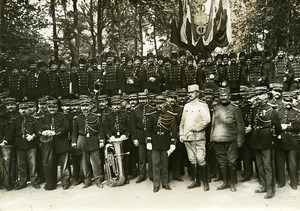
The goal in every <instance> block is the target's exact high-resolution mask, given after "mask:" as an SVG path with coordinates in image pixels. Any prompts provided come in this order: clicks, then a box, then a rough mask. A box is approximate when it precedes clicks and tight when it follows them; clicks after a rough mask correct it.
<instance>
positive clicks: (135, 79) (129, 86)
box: [122, 60, 142, 94]
mask: <svg viewBox="0 0 300 211" xmlns="http://www.w3.org/2000/svg"><path fill="white" fill-rule="evenodd" d="M128 62H130V63H132V60H129V61H128ZM122 74H123V78H124V79H125V90H124V92H125V93H126V94H133V93H138V92H140V91H142V77H141V75H142V72H141V69H140V68H137V67H133V66H132V65H128V64H127V65H125V66H124V67H123V69H122Z"/></svg>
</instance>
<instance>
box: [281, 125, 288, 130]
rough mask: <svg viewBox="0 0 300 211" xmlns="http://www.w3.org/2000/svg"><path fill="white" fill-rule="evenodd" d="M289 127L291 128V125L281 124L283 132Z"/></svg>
mask: <svg viewBox="0 0 300 211" xmlns="http://www.w3.org/2000/svg"><path fill="white" fill-rule="evenodd" d="M288 126H290V124H281V128H282V130H286V129H287V127H288Z"/></svg>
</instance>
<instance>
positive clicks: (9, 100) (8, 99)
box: [4, 97, 17, 104]
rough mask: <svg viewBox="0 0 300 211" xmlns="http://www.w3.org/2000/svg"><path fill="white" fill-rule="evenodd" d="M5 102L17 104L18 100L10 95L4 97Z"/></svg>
mask: <svg viewBox="0 0 300 211" xmlns="http://www.w3.org/2000/svg"><path fill="white" fill-rule="evenodd" d="M4 103H5V104H16V103H17V101H16V98H13V97H8V98H5V99H4Z"/></svg>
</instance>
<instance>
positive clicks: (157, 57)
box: [156, 54, 164, 60]
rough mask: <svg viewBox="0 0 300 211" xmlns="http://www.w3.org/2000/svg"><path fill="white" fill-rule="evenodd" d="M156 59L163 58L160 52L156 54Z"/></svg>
mask: <svg viewBox="0 0 300 211" xmlns="http://www.w3.org/2000/svg"><path fill="white" fill-rule="evenodd" d="M156 59H157V60H163V59H164V56H163V55H162V54H158V55H157V56H156Z"/></svg>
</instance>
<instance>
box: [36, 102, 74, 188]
mask: <svg viewBox="0 0 300 211" xmlns="http://www.w3.org/2000/svg"><path fill="white" fill-rule="evenodd" d="M47 106H48V110H49V114H46V115H45V116H44V117H42V118H41V119H40V120H39V129H38V130H39V134H40V141H41V151H42V157H43V166H44V174H45V181H46V185H45V186H44V189H45V190H54V189H55V188H56V186H57V164H59V165H60V167H61V180H62V186H63V189H68V188H69V186H70V172H69V168H68V165H69V150H70V143H69V140H68V131H69V127H70V125H69V121H68V119H67V117H66V116H65V115H64V114H63V113H58V112H57V110H56V111H55V112H52V111H51V110H50V109H57V100H48V101H47ZM48 132H51V133H52V134H47V133H48Z"/></svg>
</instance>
